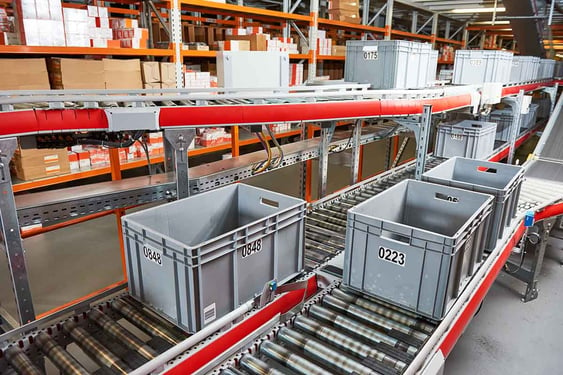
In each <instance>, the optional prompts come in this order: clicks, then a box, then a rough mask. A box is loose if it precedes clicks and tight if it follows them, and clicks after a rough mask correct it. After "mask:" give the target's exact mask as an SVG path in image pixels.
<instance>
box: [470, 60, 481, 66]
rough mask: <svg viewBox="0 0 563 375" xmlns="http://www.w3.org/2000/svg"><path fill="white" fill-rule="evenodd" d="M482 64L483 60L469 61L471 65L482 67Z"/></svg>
mask: <svg viewBox="0 0 563 375" xmlns="http://www.w3.org/2000/svg"><path fill="white" fill-rule="evenodd" d="M481 64H483V60H482V59H471V60H469V65H473V66H481Z"/></svg>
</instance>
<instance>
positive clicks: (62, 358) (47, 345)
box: [35, 332, 90, 375]
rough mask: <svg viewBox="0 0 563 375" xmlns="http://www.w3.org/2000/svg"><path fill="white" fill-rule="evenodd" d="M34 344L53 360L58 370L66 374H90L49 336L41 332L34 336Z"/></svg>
mask: <svg viewBox="0 0 563 375" xmlns="http://www.w3.org/2000/svg"><path fill="white" fill-rule="evenodd" d="M35 344H36V345H37V346H39V348H40V349H41V351H42V352H43V353H45V355H46V356H47V357H49V359H50V360H51V362H53V364H54V365H55V366H57V368H58V369H59V371H60V372H61V373H63V374H68V375H88V374H90V373H89V372H88V371H87V370H86V369H85V368H84V367H82V365H81V364H80V363H79V362H78V361H77V360H76V359H75V358H74V357H73V356H72V355H71V354H70V353H69V352H67V351H66V350H65V349H64V348H63V347H61V346H60V345H59V344H57V342H56V341H55V340H53V338H52V337H51V336H49V335H48V334H47V333H45V332H41V333H40V334H38V335H37V336H35Z"/></svg>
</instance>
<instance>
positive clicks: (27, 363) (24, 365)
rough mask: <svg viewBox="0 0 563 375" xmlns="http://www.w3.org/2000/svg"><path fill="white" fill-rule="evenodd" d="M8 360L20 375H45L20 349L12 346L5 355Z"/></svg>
mask: <svg viewBox="0 0 563 375" xmlns="http://www.w3.org/2000/svg"><path fill="white" fill-rule="evenodd" d="M4 354H5V355H6V360H7V361H8V363H9V364H10V366H12V368H13V369H14V370H15V371H16V372H17V373H18V374H20V375H43V371H41V370H39V369H38V368H37V367H36V366H35V364H34V363H33V362H31V359H29V357H28V356H27V355H26V354H25V353H24V352H23V351H22V350H21V349H20V348H18V347H16V346H12V347H10V348H8V349H7V350H6V352H5V353H4Z"/></svg>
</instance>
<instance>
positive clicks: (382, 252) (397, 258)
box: [377, 246, 407, 267]
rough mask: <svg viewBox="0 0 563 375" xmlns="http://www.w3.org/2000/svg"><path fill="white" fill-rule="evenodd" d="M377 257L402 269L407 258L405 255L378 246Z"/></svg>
mask: <svg viewBox="0 0 563 375" xmlns="http://www.w3.org/2000/svg"><path fill="white" fill-rule="evenodd" d="M377 257H378V258H379V259H381V260H384V261H386V262H389V263H393V264H396V265H398V266H401V267H404V266H405V263H406V262H407V256H406V255H405V253H402V252H400V251H397V250H393V249H388V248H386V247H383V246H379V251H378V252H377Z"/></svg>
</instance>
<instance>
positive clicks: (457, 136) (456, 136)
mask: <svg viewBox="0 0 563 375" xmlns="http://www.w3.org/2000/svg"><path fill="white" fill-rule="evenodd" d="M450 137H451V138H452V140H454V141H463V134H456V133H452V134H451V135H450Z"/></svg>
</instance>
